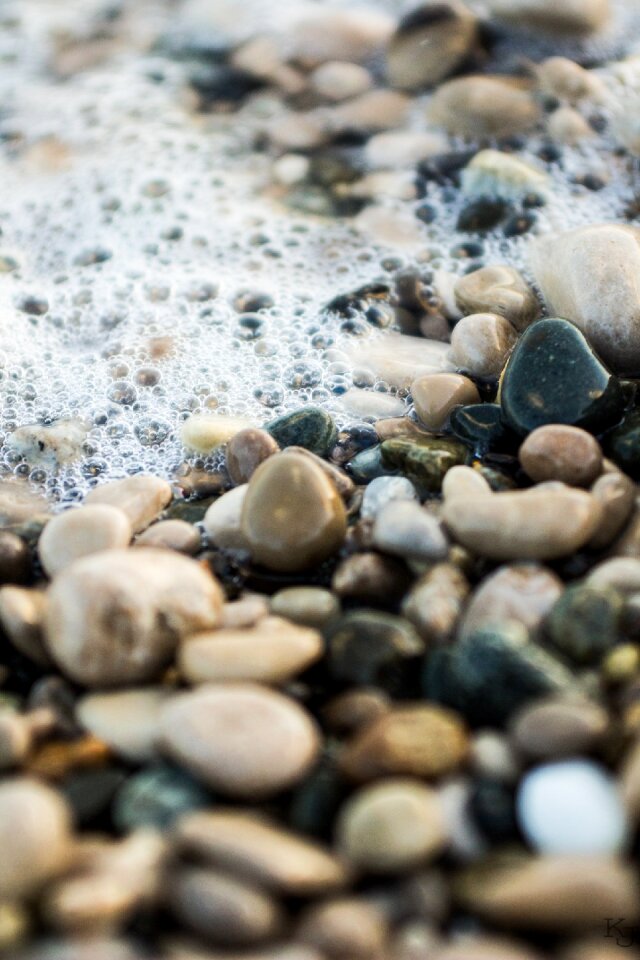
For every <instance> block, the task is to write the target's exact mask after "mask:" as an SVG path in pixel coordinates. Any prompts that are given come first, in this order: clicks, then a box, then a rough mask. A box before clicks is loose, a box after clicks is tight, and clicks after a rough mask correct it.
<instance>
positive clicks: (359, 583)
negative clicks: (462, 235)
mask: <svg viewBox="0 0 640 960" xmlns="http://www.w3.org/2000/svg"><path fill="white" fill-rule="evenodd" d="M410 583H411V574H410V572H409V570H408V569H407V566H406V564H404V563H403V562H402V561H401V560H400V559H398V560H396V559H395V558H394V557H390V556H383V555H381V554H380V553H377V552H374V551H368V550H367V551H364V552H362V553H354V554H352V555H351V556H350V557H345V559H344V560H342V561H341V562H340V563H339V564H338V566H337V567H336V569H335V572H334V574H333V577H332V578H331V588H332V590H333V591H334V592H335V593H336V594H337V595H338V596H339V597H342V598H345V599H349V600H358V601H359V602H360V603H364V604H373V605H374V606H375V605H377V604H378V603H380V602H381V601H382V603H383V604H384V605H386V604H387V603H395V602H396V601H398V600H400V599H401V598H402V597H403V596H404V594H405V593H406V591H407V588H408V586H409V584H410Z"/></svg>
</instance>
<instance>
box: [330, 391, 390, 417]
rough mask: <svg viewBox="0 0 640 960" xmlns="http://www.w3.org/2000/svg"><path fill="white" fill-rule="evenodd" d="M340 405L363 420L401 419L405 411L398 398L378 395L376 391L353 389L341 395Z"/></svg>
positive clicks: (383, 394)
mask: <svg viewBox="0 0 640 960" xmlns="http://www.w3.org/2000/svg"><path fill="white" fill-rule="evenodd" d="M340 405H341V406H342V407H344V409H345V410H347V411H348V412H349V413H351V414H353V415H354V416H356V417H360V418H361V419H363V420H379V419H380V418H381V417H401V416H402V415H403V414H404V412H405V409H406V408H405V404H404V401H403V400H401V399H400V398H399V397H394V396H392V395H391V394H389V393H378V391H377V390H362V389H360V388H355V387H354V388H352V389H351V390H347V392H346V393H343V394H342V396H341V397H340Z"/></svg>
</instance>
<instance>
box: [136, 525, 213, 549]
mask: <svg viewBox="0 0 640 960" xmlns="http://www.w3.org/2000/svg"><path fill="white" fill-rule="evenodd" d="M135 546H136V547H159V548H160V549H162V550H176V551H177V552H178V553H186V554H187V555H188V556H194V555H195V554H196V553H199V551H200V547H201V546H202V541H201V538H200V532H199V530H198V529H197V528H196V527H195V526H194V525H193V524H192V523H187V521H186V520H160V521H159V523H154V524H152V525H151V526H150V527H148V528H147V529H146V530H145V531H144V533H141V534H140V536H139V537H138V539H137V540H136V542H135Z"/></svg>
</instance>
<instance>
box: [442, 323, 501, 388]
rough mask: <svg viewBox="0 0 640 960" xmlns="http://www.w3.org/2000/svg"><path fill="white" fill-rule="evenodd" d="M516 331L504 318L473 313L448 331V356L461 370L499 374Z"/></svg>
mask: <svg viewBox="0 0 640 960" xmlns="http://www.w3.org/2000/svg"><path fill="white" fill-rule="evenodd" d="M517 339H518V334H517V332H516V330H515V328H514V327H513V326H512V324H511V323H510V322H509V321H508V320H507V318H506V317H501V316H499V315H498V314H497V313H472V314H469V316H466V317H462V319H461V320H458V322H457V323H456V325H455V327H454V328H453V331H452V333H451V354H450V356H451V359H452V361H453V363H454V364H455V365H456V367H458V369H459V370H462V371H463V372H464V373H469V374H471V376H473V377H486V378H487V379H495V378H497V377H499V376H500V374H501V373H502V370H503V368H504V365H505V363H506V362H507V360H508V358H509V354H510V353H511V351H512V349H513V347H514V346H515V343H516V340H517Z"/></svg>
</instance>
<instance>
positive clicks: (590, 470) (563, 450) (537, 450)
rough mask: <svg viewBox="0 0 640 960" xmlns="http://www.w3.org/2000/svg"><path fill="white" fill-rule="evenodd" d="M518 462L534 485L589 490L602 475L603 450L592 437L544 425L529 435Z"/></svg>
mask: <svg viewBox="0 0 640 960" xmlns="http://www.w3.org/2000/svg"><path fill="white" fill-rule="evenodd" d="M518 459H519V460H520V465H521V466H522V469H523V470H524V471H525V472H526V473H527V474H528V475H529V476H530V477H531V479H532V480H533V481H534V483H542V482H543V481H544V480H560V481H561V482H562V483H567V484H569V485H570V486H573V487H588V486H590V485H591V484H592V483H593V482H594V481H595V480H596V478H597V477H599V476H600V474H601V473H602V448H601V446H600V444H599V443H598V441H597V440H596V439H595V437H592V436H591V434H590V433H587V431H586V430H581V429H580V427H571V426H565V425H564V424H552V423H550V424H546V425H545V426H543V427H538V428H537V429H536V430H534V431H533V432H532V433H530V434H529V436H528V437H527V438H526V440H525V441H524V443H523V444H522V446H521V447H520V450H519V451H518Z"/></svg>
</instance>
